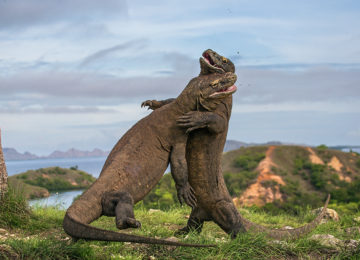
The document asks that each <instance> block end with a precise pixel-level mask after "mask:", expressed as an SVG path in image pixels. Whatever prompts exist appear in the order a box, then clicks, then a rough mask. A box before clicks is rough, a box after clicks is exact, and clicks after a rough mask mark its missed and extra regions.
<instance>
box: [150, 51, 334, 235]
mask: <svg viewBox="0 0 360 260" xmlns="http://www.w3.org/2000/svg"><path fill="white" fill-rule="evenodd" d="M203 56H204V58H205V59H202V61H203V62H201V73H200V75H206V74H208V73H214V71H215V72H217V73H219V69H222V70H223V72H224V73H225V72H234V71H235V67H234V66H233V65H232V66H231V64H232V62H231V61H230V60H228V59H226V58H224V57H222V56H221V55H219V54H217V53H216V52H214V51H212V50H207V51H205V52H204V54H203ZM209 57H210V60H211V62H206V60H209ZM224 61H226V62H224ZM209 63H212V64H209ZM214 63H215V64H214ZM213 65H216V67H215V66H213ZM169 101H171V99H168V100H165V101H156V100H152V101H145V102H144V103H145V105H147V106H149V108H152V109H156V108H159V107H161V105H162V104H168V103H169ZM144 103H143V104H144ZM152 104H155V105H154V106H152ZM231 108H232V96H228V97H226V98H225V99H222V100H221V103H220V104H219V105H218V106H217V108H216V110H215V111H213V112H209V110H210V111H211V109H208V107H207V106H200V107H199V108H198V111H191V112H188V113H186V114H185V115H183V116H181V117H179V119H178V120H177V121H178V123H179V126H182V127H185V128H187V133H189V137H188V139H187V145H186V161H187V164H188V178H189V183H190V185H191V186H192V187H193V189H194V191H195V195H196V198H197V206H196V207H195V208H193V210H192V212H191V215H190V218H189V221H188V225H187V226H186V227H184V228H182V229H180V230H179V231H178V233H179V234H181V233H188V232H189V231H191V230H196V231H197V232H201V229H202V226H203V223H204V221H211V220H212V221H214V222H215V223H217V224H218V225H219V226H220V227H221V228H222V229H223V230H224V231H225V232H227V233H228V234H231V237H232V238H235V237H236V235H237V234H238V233H239V232H245V231H248V230H252V231H256V232H264V233H266V234H267V235H268V236H270V237H273V238H276V239H287V238H290V239H291V238H297V237H299V236H301V235H304V234H306V233H308V232H310V231H311V230H313V229H314V228H315V227H316V226H317V225H318V224H319V222H320V220H321V219H322V217H323V215H324V214H325V211H326V207H327V204H328V202H329V199H330V197H329V196H328V199H327V201H326V203H325V206H324V208H323V210H322V212H321V213H320V214H319V215H318V216H317V217H316V219H314V220H313V221H312V222H311V223H309V224H307V225H305V226H303V227H300V228H297V229H293V230H273V229H268V228H265V227H263V226H261V225H257V224H255V223H252V222H250V221H248V220H246V219H245V218H243V217H242V216H241V214H240V213H239V212H238V211H237V209H236V207H235V205H234V203H233V201H232V198H231V196H230V194H229V192H228V190H227V188H226V185H225V181H224V178H223V174H222V171H221V167H220V165H221V157H222V153H223V148H224V145H225V141H226V136H227V131H228V124H229V119H230V115H231Z"/></svg>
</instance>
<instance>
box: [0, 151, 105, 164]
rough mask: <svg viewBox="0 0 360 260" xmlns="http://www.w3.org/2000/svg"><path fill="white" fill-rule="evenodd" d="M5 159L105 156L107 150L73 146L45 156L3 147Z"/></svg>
mask: <svg viewBox="0 0 360 260" xmlns="http://www.w3.org/2000/svg"><path fill="white" fill-rule="evenodd" d="M3 153H4V158H5V161H17V160H34V159H48V158H51V159H54V158H82V157H99V156H107V155H108V154H109V152H108V151H103V150H101V149H99V148H95V149H93V150H92V151H82V150H78V149H75V148H71V149H69V150H67V151H65V152H63V151H54V152H52V153H51V154H49V155H47V156H39V155H36V154H33V153H30V152H24V153H20V152H18V151H17V150H16V149H14V148H4V149H3Z"/></svg>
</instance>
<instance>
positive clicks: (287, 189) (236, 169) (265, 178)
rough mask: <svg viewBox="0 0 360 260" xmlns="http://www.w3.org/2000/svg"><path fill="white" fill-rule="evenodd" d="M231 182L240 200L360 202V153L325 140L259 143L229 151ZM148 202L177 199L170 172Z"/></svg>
mask: <svg viewBox="0 0 360 260" xmlns="http://www.w3.org/2000/svg"><path fill="white" fill-rule="evenodd" d="M222 169H223V174H224V179H225V182H226V185H227V187H228V189H229V192H230V194H231V195H232V196H233V198H234V202H235V203H236V204H237V205H238V206H254V205H255V206H258V207H265V208H266V209H268V210H270V211H272V210H276V211H278V210H279V209H284V210H286V211H288V210H290V211H295V212H296V211H297V210H298V209H299V208H303V207H306V206H311V207H318V206H321V205H322V204H323V202H324V200H325V198H326V195H327V194H328V193H330V194H331V195H332V200H331V201H332V202H337V203H349V202H352V203H356V204H358V205H360V155H359V154H357V153H352V152H341V151H338V150H331V149H328V148H327V147H326V146H319V147H318V148H310V147H303V146H288V145H280V146H254V147H247V148H240V149H238V150H234V151H230V152H227V153H224V155H223V160H222ZM143 203H144V205H145V206H146V207H160V208H167V207H170V206H171V205H174V204H177V199H176V191H175V185H174V182H173V180H172V178H171V176H170V175H169V174H165V175H164V177H163V178H162V180H161V181H160V182H159V184H157V186H156V187H155V188H154V189H153V191H152V192H151V193H150V194H149V195H148V196H147V197H146V198H145V200H144V202H143Z"/></svg>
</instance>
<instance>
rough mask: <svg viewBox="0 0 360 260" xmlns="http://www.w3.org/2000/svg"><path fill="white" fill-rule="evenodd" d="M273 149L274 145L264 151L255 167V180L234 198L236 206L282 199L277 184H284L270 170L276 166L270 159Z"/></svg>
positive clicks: (258, 204)
mask: <svg viewBox="0 0 360 260" xmlns="http://www.w3.org/2000/svg"><path fill="white" fill-rule="evenodd" d="M274 149H275V146H270V147H269V149H268V150H267V151H266V156H265V158H264V159H263V160H262V161H261V162H260V163H259V165H258V167H257V168H256V171H258V172H260V174H259V176H258V177H257V179H256V182H255V183H254V184H252V185H250V186H249V187H248V188H247V189H246V190H245V191H244V193H243V194H242V195H241V196H240V198H235V199H234V203H235V204H236V205H237V206H250V205H257V206H263V205H265V204H266V203H271V202H274V201H275V200H280V201H283V197H282V194H281V192H280V187H279V185H286V184H285V182H284V181H283V179H282V178H281V177H280V176H279V175H276V174H274V173H273V172H272V171H271V169H272V168H273V167H277V165H276V164H275V163H274V162H273V161H272V159H271V156H272V153H273V151H274ZM266 183H272V185H270V186H268V185H265V184H266ZM274 184H275V185H274Z"/></svg>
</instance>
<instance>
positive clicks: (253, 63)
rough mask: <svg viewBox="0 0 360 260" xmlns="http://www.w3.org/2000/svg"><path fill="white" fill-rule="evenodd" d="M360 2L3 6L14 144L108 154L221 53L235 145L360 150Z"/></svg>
mask: <svg viewBox="0 0 360 260" xmlns="http://www.w3.org/2000/svg"><path fill="white" fill-rule="evenodd" d="M359 17H360V2H359V1H357V0H354V1H347V0H342V1H340V0H338V1H333V0H319V1H310V0H304V1H293V0H289V1H280V0H279V1H278V0H271V1H268V0H263V1H257V0H252V1H250V0H249V1H242V0H233V1H232V0H225V1H212V0H206V1H203V0H200V1H188V0H183V1H172V0H166V1H165V0H164V1H163V0H156V1H145V0H138V1H122V0H107V1H97V0H0V127H1V130H2V144H3V146H4V147H14V148H16V149H17V150H18V151H20V152H24V151H31V152H33V153H37V154H40V155H46V154H49V153H50V152H52V151H54V150H67V149H69V148H73V147H74V148H77V149H82V150H92V149H94V148H95V147H98V148H101V149H104V150H110V149H111V148H112V147H113V146H114V144H115V143H116V142H117V140H118V139H119V138H121V136H122V135H123V134H124V133H125V132H126V131H127V130H128V129H129V128H130V127H131V126H132V125H133V124H135V123H136V121H138V120H139V119H141V118H143V117H145V116H146V115H148V114H149V113H150V112H149V111H147V110H146V109H144V108H141V107H140V104H141V102H142V101H144V100H147V99H165V98H169V97H176V96H177V95H178V94H179V93H180V92H181V90H182V89H183V88H184V87H185V86H186V84H187V83H188V82H189V80H190V79H191V78H193V77H196V76H197V75H198V74H199V71H200V66H199V57H200V56H201V54H202V52H203V51H204V50H206V49H208V48H211V49H213V50H215V51H217V52H218V53H220V54H221V55H223V56H225V57H228V58H230V59H231V60H232V61H233V62H234V64H235V66H236V74H237V75H238V80H237V83H236V85H237V87H238V91H237V92H236V93H235V94H234V97H233V100H234V104H233V112H232V116H231V120H230V127H229V132H228V139H233V140H238V141H244V142H259V143H261V142H268V141H275V140H276V141H281V142H286V143H298V144H308V145H320V144H326V145H339V144H344V145H359V144H360V18H359Z"/></svg>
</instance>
